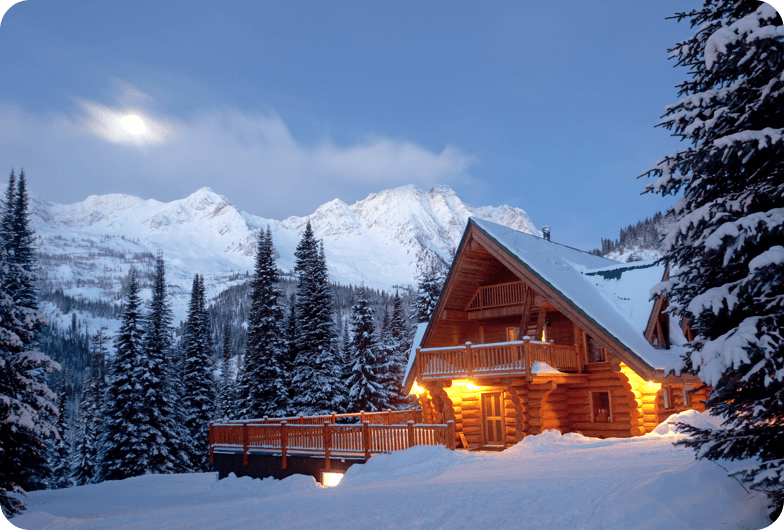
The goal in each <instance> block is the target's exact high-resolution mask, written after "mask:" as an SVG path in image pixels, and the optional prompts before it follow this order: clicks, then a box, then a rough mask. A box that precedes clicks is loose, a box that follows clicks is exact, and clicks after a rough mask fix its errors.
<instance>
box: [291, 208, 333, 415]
mask: <svg viewBox="0 0 784 530" xmlns="http://www.w3.org/2000/svg"><path fill="white" fill-rule="evenodd" d="M294 255H295V257H296V264H295V271H296V272H297V275H298V279H299V284H298V286H297V306H296V318H297V324H298V326H299V327H298V330H297V339H296V348H297V358H296V359H295V361H294V367H293V379H292V394H293V400H294V403H293V406H294V409H295V411H296V412H299V413H301V414H307V415H319V414H329V413H332V412H334V411H338V410H342V408H343V406H344V402H345V395H346V390H345V386H344V385H343V382H342V380H341V375H342V372H343V370H342V366H341V363H340V359H339V353H338V351H337V350H338V348H337V344H338V340H337V332H336V329H335V321H334V320H333V318H334V312H335V308H334V302H333V297H332V290H331V288H330V286H329V280H328V273H327V263H326V258H325V257H324V248H323V246H321V245H320V243H319V241H318V240H317V239H316V238H315V236H314V234H313V229H312V228H311V226H310V223H308V224H307V226H306V227H305V232H304V234H303V236H302V239H301V240H300V242H299V244H298V245H297V249H296V252H295V253H294Z"/></svg>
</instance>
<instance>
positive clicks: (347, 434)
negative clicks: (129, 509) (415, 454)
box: [209, 410, 455, 470]
mask: <svg viewBox="0 0 784 530" xmlns="http://www.w3.org/2000/svg"><path fill="white" fill-rule="evenodd" d="M420 414H421V412H420V411H418V410H417V411H385V412H375V413H364V412H363V413H360V414H331V415H328V416H298V417H293V418H261V419H253V420H236V421H219V422H212V423H210V431H209V444H210V449H209V450H210V463H214V460H215V456H214V455H215V452H216V451H217V452H225V451H229V452H240V451H241V452H242V454H243V464H244V465H246V466H247V465H248V455H249V454H250V453H251V452H254V453H255V452H259V453H266V454H275V455H280V457H281V459H282V469H286V468H287V458H288V456H289V455H292V456H293V455H309V456H319V457H323V458H324V459H325V464H326V467H327V470H329V465H330V458H333V457H349V458H364V460H365V461H367V459H369V458H370V457H371V456H372V455H374V454H380V453H391V452H392V451H402V450H403V449H408V448H409V447H413V446H416V445H443V446H445V447H447V448H448V449H453V450H454V448H455V426H454V422H451V421H450V422H449V423H448V424H445V425H428V424H421V423H415V422H414V419H415V418H418V417H419V416H420ZM353 418H357V419H359V420H361V423H353V424H351V423H349V424H340V423H337V421H338V420H340V419H344V420H346V419H349V420H350V419H353ZM371 421H373V423H371ZM397 421H400V422H401V423H399V424H395V423H394V422H397Z"/></svg>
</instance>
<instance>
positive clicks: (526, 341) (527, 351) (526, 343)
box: [523, 335, 533, 383]
mask: <svg viewBox="0 0 784 530" xmlns="http://www.w3.org/2000/svg"><path fill="white" fill-rule="evenodd" d="M523 357H524V358H525V380H526V381H528V382H529V383H530V382H531V380H533V377H532V375H531V337H529V336H528V335H526V336H525V337H523Z"/></svg>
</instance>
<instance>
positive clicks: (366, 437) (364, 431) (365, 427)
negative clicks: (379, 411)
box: [362, 421, 370, 462]
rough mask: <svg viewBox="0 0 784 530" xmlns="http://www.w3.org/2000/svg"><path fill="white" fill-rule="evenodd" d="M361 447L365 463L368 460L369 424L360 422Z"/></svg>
mask: <svg viewBox="0 0 784 530" xmlns="http://www.w3.org/2000/svg"><path fill="white" fill-rule="evenodd" d="M362 447H363V448H364V449H365V462H367V461H368V460H370V422H367V421H363V422H362Z"/></svg>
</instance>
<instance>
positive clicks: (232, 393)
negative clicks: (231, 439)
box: [218, 322, 237, 419]
mask: <svg viewBox="0 0 784 530" xmlns="http://www.w3.org/2000/svg"><path fill="white" fill-rule="evenodd" d="M231 357H232V355H231V326H229V323H228V322H226V325H225V326H224V327H223V343H222V345H221V379H220V388H219V390H218V416H219V417H220V418H230V419H233V418H234V417H235V416H236V414H237V396H236V389H235V385H234V378H233V377H232V375H231Z"/></svg>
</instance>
